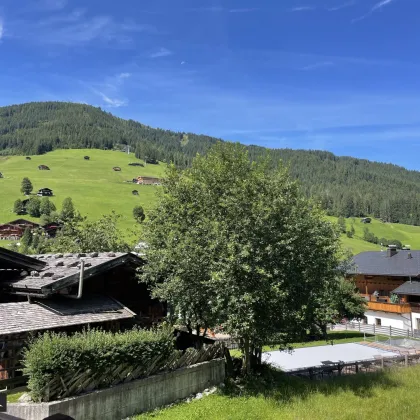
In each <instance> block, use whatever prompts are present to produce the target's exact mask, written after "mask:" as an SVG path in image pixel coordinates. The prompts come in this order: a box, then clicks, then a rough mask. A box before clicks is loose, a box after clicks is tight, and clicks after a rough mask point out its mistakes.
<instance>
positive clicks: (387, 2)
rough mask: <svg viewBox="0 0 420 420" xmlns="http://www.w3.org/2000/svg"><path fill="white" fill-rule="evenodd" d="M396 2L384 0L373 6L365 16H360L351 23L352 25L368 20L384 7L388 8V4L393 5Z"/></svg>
mask: <svg viewBox="0 0 420 420" xmlns="http://www.w3.org/2000/svg"><path fill="white" fill-rule="evenodd" d="M394 1H395V0H382V1H380V2H378V3H376V4H374V5H373V6H372V8H371V9H370V10H369V12H367V13H366V14H364V15H363V16H359V17H358V18H355V19H353V20H352V21H351V23H356V22H360V21H361V20H363V19H366V18H367V17H369V16H370V15H371V14H372V13H374V12H376V11H377V10H381V9H382V8H383V7H385V6H387V5H388V4H391V3H393V2H394Z"/></svg>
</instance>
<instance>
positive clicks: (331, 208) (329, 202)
mask: <svg viewBox="0 0 420 420" xmlns="http://www.w3.org/2000/svg"><path fill="white" fill-rule="evenodd" d="M217 141H223V140H221V139H218V138H215V137H211V136H207V135H204V134H194V133H187V132H176V131H171V130H164V129H160V128H152V127H149V126H147V125H144V124H142V123H140V122H137V121H134V120H125V119H122V118H119V117H116V116H114V115H112V114H111V113H108V112H105V111H103V110H102V109H101V108H97V107H93V106H91V105H86V104H78V103H72V102H30V103H25V104H17V105H10V106H5V107H0V155H37V154H43V153H46V152H49V151H52V150H56V149H82V148H92V149H114V148H117V149H118V148H121V147H122V146H125V145H130V146H131V147H132V150H134V151H135V153H136V156H137V157H139V158H145V157H147V158H150V159H157V160H160V161H166V162H174V163H175V164H176V165H177V166H179V167H181V168H184V167H187V166H189V165H190V164H191V161H192V159H193V158H194V156H195V155H196V154H197V153H200V154H205V153H206V151H207V150H208V149H209V148H210V147H211V146H212V145H213V144H215V143H216V142H217ZM246 147H247V149H248V151H249V155H250V158H251V159H253V160H255V159H258V158H260V157H263V156H266V155H267V154H268V155H269V156H270V158H271V164H272V166H273V168H274V167H275V166H276V165H277V164H278V162H279V161H283V162H285V163H286V164H287V165H289V167H290V173H291V175H292V176H293V177H294V178H296V179H297V180H299V182H300V183H301V186H302V189H303V191H304V193H305V194H306V195H308V196H312V197H315V198H316V199H317V200H319V201H320V202H321V204H322V206H323V207H324V208H325V209H326V210H327V213H328V214H330V215H335V216H339V215H343V216H346V217H350V216H356V217H359V216H365V215H372V216H374V217H378V218H381V219H383V220H384V221H387V222H401V223H406V224H413V225H420V204H419V203H420V172H418V171H414V170H408V169H405V168H403V167H401V166H398V165H394V164H391V163H380V162H372V161H369V160H367V159H358V158H353V157H349V156H342V157H340V156H336V155H334V154H332V153H331V152H327V151H318V150H295V149H267V148H264V147H261V146H255V145H249V146H246Z"/></svg>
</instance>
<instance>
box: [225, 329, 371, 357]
mask: <svg viewBox="0 0 420 420" xmlns="http://www.w3.org/2000/svg"><path fill="white" fill-rule="evenodd" d="M327 335H328V338H327V340H316V341H305V342H299V343H292V344H291V346H292V347H293V348H294V349H300V348H304V347H317V346H326V345H331V342H333V343H334V344H345V343H358V342H360V341H363V339H364V337H365V336H364V334H363V333H360V332H358V331H328V333H327ZM366 337H371V335H370V334H366ZM278 349H279V346H278V345H275V344H273V345H268V346H264V347H263V352H267V351H274V350H278ZM230 354H231V355H232V356H233V357H240V356H241V355H242V353H241V351H240V350H236V349H235V350H231V351H230Z"/></svg>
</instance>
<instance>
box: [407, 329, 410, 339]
mask: <svg viewBox="0 0 420 420" xmlns="http://www.w3.org/2000/svg"><path fill="white" fill-rule="evenodd" d="M407 338H410V330H409V329H407Z"/></svg>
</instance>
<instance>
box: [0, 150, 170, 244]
mask: <svg viewBox="0 0 420 420" xmlns="http://www.w3.org/2000/svg"><path fill="white" fill-rule="evenodd" d="M85 155H88V156H90V160H84V159H83V157H84V156H85ZM135 161H137V162H141V163H143V161H140V160H138V159H136V158H135V157H134V155H133V154H130V155H127V154H125V153H122V152H115V151H104V150H94V149H86V150H83V149H78V150H56V151H54V152H51V153H47V154H45V155H41V156H31V160H26V159H25V156H11V157H0V172H2V173H3V175H4V178H2V179H0V200H1V203H2V204H1V206H0V223H5V222H8V221H10V220H13V219H17V218H18V217H20V216H17V215H16V214H14V213H13V211H12V210H13V203H14V201H15V200H16V199H18V198H20V199H23V195H22V194H21V192H20V185H21V182H22V179H23V177H28V178H29V179H30V180H31V181H32V184H33V186H34V192H36V191H37V190H38V189H40V188H43V187H48V188H51V189H52V190H53V191H54V197H53V198H52V201H53V202H54V203H55V204H56V206H57V208H58V209H60V208H61V203H62V202H63V200H64V199H65V198H66V197H72V199H73V202H74V204H75V206H76V208H77V210H79V211H80V212H81V213H82V215H85V216H87V217H88V218H90V219H98V218H99V217H101V216H102V215H104V214H109V213H110V212H111V211H112V210H115V212H117V213H119V214H121V215H123V218H122V220H121V224H120V227H121V228H122V229H123V230H124V231H125V232H126V233H127V236H129V234H130V232H131V231H132V230H133V226H134V225H135V221H134V219H133V216H132V210H133V208H134V206H136V205H141V206H143V208H144V209H145V212H146V214H147V211H148V210H149V209H150V208H151V207H153V205H154V203H155V202H156V197H155V194H156V190H157V188H159V187H154V186H150V185H145V186H142V185H135V184H132V183H127V182H125V181H128V180H131V179H133V178H135V177H137V176H140V175H145V176H156V177H162V176H163V174H164V171H165V165H164V164H162V163H160V164H159V165H147V166H146V167H136V166H128V163H129V162H135ZM41 164H44V165H47V166H49V168H50V171H40V170H38V165H41ZM114 166H120V167H121V169H122V170H121V172H114V171H113V170H112V168H113V167H114ZM134 189H136V190H138V191H139V196H134V195H133V194H132V190H134ZM23 217H24V218H26V219H30V220H35V221H36V219H33V218H31V217H29V216H26V215H25V216H23ZM2 244H3V245H4V243H3V242H2V243H0V245H2Z"/></svg>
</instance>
